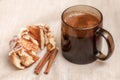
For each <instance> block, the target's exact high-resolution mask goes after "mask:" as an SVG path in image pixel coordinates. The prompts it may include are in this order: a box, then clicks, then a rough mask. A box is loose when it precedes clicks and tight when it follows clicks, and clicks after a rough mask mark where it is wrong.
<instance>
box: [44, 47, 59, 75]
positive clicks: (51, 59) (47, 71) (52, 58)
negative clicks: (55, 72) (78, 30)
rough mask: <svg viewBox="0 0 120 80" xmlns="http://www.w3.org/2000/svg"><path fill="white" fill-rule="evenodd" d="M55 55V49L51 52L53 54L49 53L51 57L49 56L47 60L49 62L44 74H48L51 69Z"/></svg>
mask: <svg viewBox="0 0 120 80" xmlns="http://www.w3.org/2000/svg"><path fill="white" fill-rule="evenodd" d="M57 53H58V49H57V48H55V49H54V51H53V53H51V55H50V59H49V62H48V65H47V68H46V70H45V72H44V74H48V73H49V71H50V68H51V66H52V64H53V61H54V59H55V57H56V55H57Z"/></svg>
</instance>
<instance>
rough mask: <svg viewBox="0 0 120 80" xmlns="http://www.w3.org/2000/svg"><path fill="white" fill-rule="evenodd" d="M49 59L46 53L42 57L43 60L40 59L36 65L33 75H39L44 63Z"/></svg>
mask: <svg viewBox="0 0 120 80" xmlns="http://www.w3.org/2000/svg"><path fill="white" fill-rule="evenodd" d="M49 57H50V52H47V53H46V54H45V55H44V56H43V58H42V59H41V61H40V62H39V63H38V65H37V66H36V68H35V71H34V73H35V74H37V75H38V74H39V73H40V71H41V69H42V68H43V66H44V65H45V63H46V62H47V60H48V59H49Z"/></svg>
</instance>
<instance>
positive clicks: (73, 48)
mask: <svg viewBox="0 0 120 80" xmlns="http://www.w3.org/2000/svg"><path fill="white" fill-rule="evenodd" d="M61 19H62V23H61V46H62V54H63V56H64V57H65V58H66V59H67V60H68V61H70V62H73V63H77V64H88V63H91V62H93V61H95V60H96V59H99V60H107V59H108V58H110V56H111V55H112V54H113V51H114V47H115V45H114V40H113V38H112V35H111V34H110V33H109V32H108V31H107V30H105V29H103V24H102V23H103V16H102V13H101V12H100V11H99V10H98V9H96V8H94V7H91V6H87V5H76V6H72V7H69V8H67V9H66V10H64V12H63V13H62V16H61ZM102 37H103V38H104V40H105V41H106V43H107V45H108V53H107V54H104V53H102V51H101V45H102V44H101V43H102Z"/></svg>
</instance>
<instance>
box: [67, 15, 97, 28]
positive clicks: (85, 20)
mask: <svg viewBox="0 0 120 80" xmlns="http://www.w3.org/2000/svg"><path fill="white" fill-rule="evenodd" d="M65 22H66V23H67V24H69V25H70V26H72V27H78V28H89V27H93V26H95V25H97V24H98V23H99V19H97V17H95V16H93V15H91V14H88V13H73V14H70V15H68V16H66V17H65Z"/></svg>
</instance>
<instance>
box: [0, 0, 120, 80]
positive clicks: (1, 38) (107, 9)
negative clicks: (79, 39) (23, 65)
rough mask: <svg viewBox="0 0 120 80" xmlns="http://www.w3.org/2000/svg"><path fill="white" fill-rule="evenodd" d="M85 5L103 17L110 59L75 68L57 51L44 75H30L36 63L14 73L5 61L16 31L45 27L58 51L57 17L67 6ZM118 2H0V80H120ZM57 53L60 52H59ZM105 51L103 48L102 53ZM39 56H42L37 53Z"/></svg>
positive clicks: (43, 0)
mask: <svg viewBox="0 0 120 80" xmlns="http://www.w3.org/2000/svg"><path fill="white" fill-rule="evenodd" d="M78 4H85V5H91V6H93V7H96V8H98V9H99V10H100V11H101V12H102V13H103V16H104V28H105V29H107V30H108V31H109V32H110V33H111V34H112V35H113V38H114V41H115V51H114V53H113V55H112V57H111V58H110V59H109V60H107V61H105V62H101V61H99V60H97V61H95V62H93V63H91V64H87V65H76V64H73V63H70V62H68V61H67V60H65V59H64V58H63V57H62V54H61V51H59V54H58V55H57V57H56V59H55V62H54V64H53V66H52V68H51V71H50V73H49V74H48V75H44V74H43V71H44V69H43V70H42V72H41V73H40V74H39V75H35V74H34V73H33V71H34V68H35V66H36V65H37V63H38V62H37V63H35V64H34V65H32V66H31V67H29V68H27V69H25V70H17V69H16V68H15V67H14V66H13V65H12V64H11V63H10V61H9V58H8V52H9V46H8V42H9V40H10V39H11V38H12V36H13V35H15V34H18V32H19V30H20V28H22V27H25V26H26V25H30V24H40V23H44V24H49V25H50V28H51V30H52V31H53V33H54V35H55V38H56V41H57V45H58V47H59V48H60V38H61V37H60V33H61V32H60V31H61V13H62V12H63V10H64V9H66V8H67V7H69V6H73V5H78ZM119 38H120V1H119V0H0V80H120V40H119ZM60 49H61V48H60ZM106 50H107V47H105V46H103V51H106ZM38 54H39V55H41V56H42V55H43V54H44V52H43V53H38Z"/></svg>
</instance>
